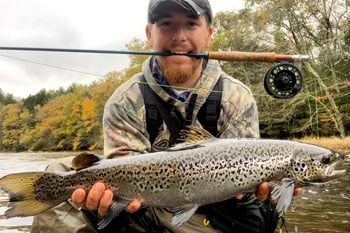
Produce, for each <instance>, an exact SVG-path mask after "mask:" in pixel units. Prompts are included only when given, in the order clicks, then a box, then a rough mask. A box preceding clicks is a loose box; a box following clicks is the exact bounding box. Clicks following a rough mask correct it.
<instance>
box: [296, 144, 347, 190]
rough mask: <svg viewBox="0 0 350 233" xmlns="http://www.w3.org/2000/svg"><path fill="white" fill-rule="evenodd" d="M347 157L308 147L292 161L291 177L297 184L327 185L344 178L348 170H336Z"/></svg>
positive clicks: (316, 147)
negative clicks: (326, 183)
mask: <svg viewBox="0 0 350 233" xmlns="http://www.w3.org/2000/svg"><path fill="white" fill-rule="evenodd" d="M345 157H346V156H345V155H344V154H342V153H339V152H335V151H331V150H328V149H326V148H322V147H318V146H313V145H307V146H306V148H300V149H299V150H298V152H297V153H296V154H295V156H294V157H293V159H292V163H291V173H292V174H291V175H292V177H293V178H294V180H296V181H297V183H300V184H305V185H306V184H317V183H325V182H329V181H332V180H335V179H337V178H339V177H342V176H344V175H345V174H346V173H347V172H346V170H336V167H337V165H338V164H339V162H341V161H344V159H345Z"/></svg>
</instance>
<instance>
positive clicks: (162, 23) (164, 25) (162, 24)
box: [159, 21, 171, 27]
mask: <svg viewBox="0 0 350 233" xmlns="http://www.w3.org/2000/svg"><path fill="white" fill-rule="evenodd" d="M170 25H171V22H170V21H162V22H159V26H160V27H169V26H170Z"/></svg>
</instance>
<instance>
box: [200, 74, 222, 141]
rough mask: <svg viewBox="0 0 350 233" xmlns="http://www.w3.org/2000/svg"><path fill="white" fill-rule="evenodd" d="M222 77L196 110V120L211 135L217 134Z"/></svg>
mask: <svg viewBox="0 0 350 233" xmlns="http://www.w3.org/2000/svg"><path fill="white" fill-rule="evenodd" d="M222 86H223V85H222V78H219V80H218V81H217V82H216V84H215V86H214V88H213V90H212V91H211V93H210V95H209V96H208V98H207V100H206V101H205V104H203V106H202V107H201V109H200V110H199V112H198V120H199V122H200V123H201V124H202V125H203V127H204V128H205V129H206V130H207V131H209V132H210V133H211V134H212V135H214V136H217V134H218V128H217V123H218V119H219V117H220V110H221V95H222Z"/></svg>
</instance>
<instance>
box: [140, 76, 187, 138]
mask: <svg viewBox="0 0 350 233" xmlns="http://www.w3.org/2000/svg"><path fill="white" fill-rule="evenodd" d="M141 81H142V83H141V85H140V86H141V87H140V88H141V91H142V94H143V98H144V102H145V108H146V124H147V131H148V133H149V135H150V142H151V143H153V142H154V140H155V139H156V137H157V135H158V133H159V131H158V129H159V127H160V125H161V124H162V122H163V120H164V122H165V124H166V125H167V127H168V129H169V131H170V135H171V137H170V140H169V143H170V145H172V144H175V143H176V142H177V139H178V138H179V135H180V131H181V130H182V129H184V126H185V124H184V119H183V118H182V117H181V114H180V113H178V112H177V111H176V109H175V106H174V103H172V102H169V103H166V102H164V101H163V100H162V99H161V98H160V97H159V96H158V95H156V94H155V93H154V92H153V91H152V89H151V88H150V87H149V85H148V84H147V83H146V79H145V77H144V76H142V79H141Z"/></svg>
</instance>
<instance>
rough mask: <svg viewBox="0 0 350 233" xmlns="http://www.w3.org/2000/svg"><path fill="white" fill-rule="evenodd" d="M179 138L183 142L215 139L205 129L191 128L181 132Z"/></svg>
mask: <svg viewBox="0 0 350 233" xmlns="http://www.w3.org/2000/svg"><path fill="white" fill-rule="evenodd" d="M180 136H181V140H184V141H185V142H202V141H207V140H212V139H215V137H214V136H213V135H212V134H211V133H209V132H208V131H206V130H205V129H202V128H199V127H193V126H192V127H191V126H190V127H187V128H186V129H183V130H181V132H180Z"/></svg>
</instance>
